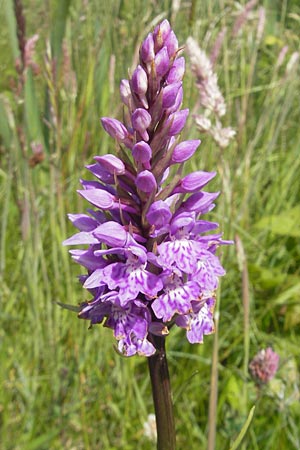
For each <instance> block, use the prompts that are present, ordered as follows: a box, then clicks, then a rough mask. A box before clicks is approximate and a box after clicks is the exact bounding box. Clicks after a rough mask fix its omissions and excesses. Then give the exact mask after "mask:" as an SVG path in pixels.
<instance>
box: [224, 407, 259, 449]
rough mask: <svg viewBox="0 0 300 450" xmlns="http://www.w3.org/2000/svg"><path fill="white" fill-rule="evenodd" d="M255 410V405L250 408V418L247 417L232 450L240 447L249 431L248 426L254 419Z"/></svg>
mask: <svg viewBox="0 0 300 450" xmlns="http://www.w3.org/2000/svg"><path fill="white" fill-rule="evenodd" d="M254 410H255V405H254V406H253V407H252V408H251V409H250V412H249V414H248V418H247V420H246V422H245V423H244V425H243V428H242V429H241V431H240V433H239V435H238V437H237V438H236V440H235V441H234V443H233V445H232V446H231V447H230V450H236V449H237V448H238V446H239V445H240V443H241V442H242V440H243V438H244V436H245V434H246V433H247V430H248V428H249V426H250V423H251V421H252V418H253V414H254Z"/></svg>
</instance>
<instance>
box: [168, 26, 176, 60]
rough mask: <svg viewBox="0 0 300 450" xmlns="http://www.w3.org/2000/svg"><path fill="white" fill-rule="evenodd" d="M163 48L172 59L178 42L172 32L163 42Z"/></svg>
mask: <svg viewBox="0 0 300 450" xmlns="http://www.w3.org/2000/svg"><path fill="white" fill-rule="evenodd" d="M165 46H166V47H167V49H168V54H169V57H170V58H172V57H174V56H175V54H176V52H177V50H178V40H177V38H176V36H175V33H174V31H173V30H171V31H170V33H169V35H168V37H167V39H166V40H165Z"/></svg>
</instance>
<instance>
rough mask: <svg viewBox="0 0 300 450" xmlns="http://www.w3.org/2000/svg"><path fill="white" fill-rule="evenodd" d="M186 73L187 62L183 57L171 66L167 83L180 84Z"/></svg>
mask: <svg viewBox="0 0 300 450" xmlns="http://www.w3.org/2000/svg"><path fill="white" fill-rule="evenodd" d="M184 71H185V60H184V58H183V56H181V57H180V58H178V59H175V61H174V63H173V64H172V66H171V69H170V71H169V73H168V77H167V82H168V83H169V84H172V83H178V81H181V80H182V78H183V75H184Z"/></svg>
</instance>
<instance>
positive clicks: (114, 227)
mask: <svg viewBox="0 0 300 450" xmlns="http://www.w3.org/2000/svg"><path fill="white" fill-rule="evenodd" d="M93 235H94V236H95V237H96V238H97V239H98V242H103V243H104V244H106V245H109V246H110V247H124V246H125V245H126V243H127V241H128V233H127V231H125V229H124V227H123V226H122V225H120V224H119V223H117V222H112V221H108V222H105V223H103V224H102V225H99V226H98V227H97V228H96V229H95V230H94V232H93Z"/></svg>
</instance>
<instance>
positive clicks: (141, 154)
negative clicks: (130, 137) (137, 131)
mask: <svg viewBox="0 0 300 450" xmlns="http://www.w3.org/2000/svg"><path fill="white" fill-rule="evenodd" d="M132 156H133V157H134V159H135V160H136V161H137V162H141V163H143V164H145V163H148V162H149V161H150V159H151V157H152V150H151V147H150V145H149V144H147V142H144V141H140V142H137V143H136V144H135V146H134V147H133V149H132Z"/></svg>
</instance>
